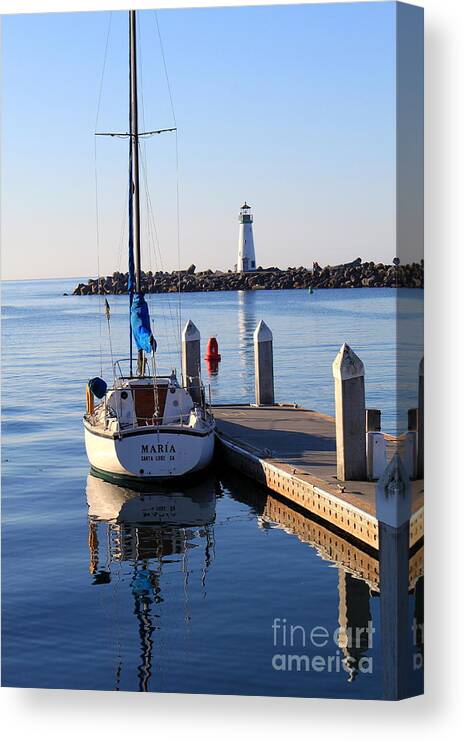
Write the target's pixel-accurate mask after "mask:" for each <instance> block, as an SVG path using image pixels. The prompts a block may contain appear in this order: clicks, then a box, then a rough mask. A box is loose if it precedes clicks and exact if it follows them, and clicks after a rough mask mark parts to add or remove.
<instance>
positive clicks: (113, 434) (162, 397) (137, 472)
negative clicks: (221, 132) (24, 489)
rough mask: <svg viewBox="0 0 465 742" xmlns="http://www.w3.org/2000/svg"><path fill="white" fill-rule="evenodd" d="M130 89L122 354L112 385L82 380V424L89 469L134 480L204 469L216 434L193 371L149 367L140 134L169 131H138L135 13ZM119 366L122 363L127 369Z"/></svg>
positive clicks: (151, 344) (152, 354)
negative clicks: (125, 346)
mask: <svg viewBox="0 0 465 742" xmlns="http://www.w3.org/2000/svg"><path fill="white" fill-rule="evenodd" d="M129 93H130V95H129V99H130V116H129V132H126V133H124V134H123V135H122V136H127V137H128V139H129V209H128V211H129V214H128V234H129V239H128V243H129V244H128V248H129V270H128V291H129V315H130V327H131V330H130V340H129V359H125V360H123V361H116V362H115V363H114V364H113V383H112V385H111V386H108V385H107V383H106V382H105V381H104V380H103V379H102V378H100V377H94V378H93V379H91V380H90V381H89V383H88V385H87V389H86V412H85V415H84V418H83V422H84V431H85V445H86V451H87V457H88V459H89V462H90V464H91V469H92V472H93V473H94V474H95V475H96V476H98V477H101V478H102V479H105V480H107V481H110V482H115V483H124V482H125V481H126V482H129V483H131V484H132V485H134V484H137V483H138V482H139V483H141V482H142V483H144V482H145V483H146V482H150V481H160V480H163V481H166V480H170V479H175V480H178V479H179V478H180V477H185V476H188V475H191V474H193V473H194V472H199V471H201V470H203V469H205V468H206V467H208V465H209V464H210V463H211V460H212V458H213V450H214V436H215V420H214V417H213V415H212V411H211V405H209V404H207V402H206V395H205V390H204V388H203V385H202V382H201V379H200V369H199V371H198V378H197V379H193V378H192V377H190V378H189V379H183V378H182V379H181V383H180V382H179V381H178V379H177V375H176V371H175V370H173V371H172V372H171V373H170V374H169V375H167V376H161V375H158V374H157V372H156V349H157V344H156V341H155V338H154V336H153V334H152V331H151V324H150V315H149V308H148V305H147V302H146V299H145V297H144V294H143V291H142V280H141V276H142V269H141V249H140V247H141V238H140V201H139V137H140V136H146V135H147V134H155V133H156V134H159V133H161V132H162V131H172V129H170V130H163V129H160V130H158V131H156V132H139V127H138V94H137V40H136V11H134V10H131V11H129ZM110 136H115V134H110ZM118 136H121V134H119V135H118ZM134 344H135V346H136V349H137V354H134V355H135V356H136V357H134V358H133V346H134ZM124 363H129V368H128V369H127V370H126V373H124V372H123V368H124V366H123V364H124ZM133 365H136V369H133ZM193 390H195V393H194V391H193ZM191 392H192V394H191ZM193 397H194V398H195V400H194V398H193Z"/></svg>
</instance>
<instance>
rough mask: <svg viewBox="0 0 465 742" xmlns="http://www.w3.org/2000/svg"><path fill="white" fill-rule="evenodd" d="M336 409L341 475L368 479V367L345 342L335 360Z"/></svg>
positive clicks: (343, 479) (344, 479) (339, 475)
mask: <svg viewBox="0 0 465 742" xmlns="http://www.w3.org/2000/svg"><path fill="white" fill-rule="evenodd" d="M333 376H334V391H335V408H336V458H337V478H338V479H339V480H342V481H350V480H362V481H363V480H365V479H366V478H367V455H366V435H365V426H366V423H365V416H366V413H365V368H364V365H363V363H362V361H361V360H360V358H359V357H358V356H357V355H356V354H355V353H354V352H353V350H352V349H351V348H350V347H349V345H347V343H344V345H343V346H342V347H341V349H340V351H339V353H338V354H337V356H336V358H335V359H334V363H333Z"/></svg>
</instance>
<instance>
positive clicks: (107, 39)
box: [94, 11, 113, 376]
mask: <svg viewBox="0 0 465 742" xmlns="http://www.w3.org/2000/svg"><path fill="white" fill-rule="evenodd" d="M112 17H113V12H112V11H110V16H109V19H108V28H107V37H106V41H105V51H104V55H103V65H102V74H101V77H100V86H99V93H98V100H97V111H96V114H95V126H94V131H96V129H97V124H98V119H99V114H100V105H101V101H102V91H103V80H104V77H105V68H106V64H107V55H108V43H109V40H110V31H111V21H112ZM94 179H95V229H96V250H97V297H98V299H97V309H98V316H99V346H100V348H99V349H100V376H103V347H102V345H103V344H102V297H101V294H100V223H99V202H98V169H97V139H96V137H94Z"/></svg>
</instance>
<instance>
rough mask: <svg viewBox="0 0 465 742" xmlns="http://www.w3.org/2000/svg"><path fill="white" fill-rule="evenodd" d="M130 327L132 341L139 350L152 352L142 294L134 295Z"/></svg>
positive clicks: (147, 317) (145, 307)
mask: <svg viewBox="0 0 465 742" xmlns="http://www.w3.org/2000/svg"><path fill="white" fill-rule="evenodd" d="M131 327H132V334H133V337H134V340H135V341H136V345H137V347H138V348H139V350H145V352H146V353H151V352H152V343H151V341H152V330H151V329H150V315H149V308H148V306H147V302H146V301H145V299H144V295H143V294H134V296H133V299H132V304H131Z"/></svg>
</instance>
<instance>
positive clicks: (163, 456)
mask: <svg viewBox="0 0 465 742" xmlns="http://www.w3.org/2000/svg"><path fill="white" fill-rule="evenodd" d="M84 427H85V444H86V451H87V457H88V459H89V462H90V464H91V466H92V468H93V469H94V470H96V471H97V472H98V473H101V474H103V475H104V474H107V475H110V476H111V477H112V478H117V479H118V478H130V479H135V480H141V479H142V480H151V479H172V478H173V477H183V476H186V475H187V474H191V473H194V472H198V471H201V470H202V469H205V468H206V467H207V466H209V464H210V463H211V461H212V458H213V451H214V445H215V433H214V430H213V427H212V428H211V429H210V430H208V431H206V432H204V433H202V434H199V433H193V432H190V431H189V430H186V429H182V428H179V429H178V430H175V429H174V430H173V429H172V430H166V431H165V430H159V431H158V432H157V431H155V430H151V431H148V432H144V431H139V430H137V431H134V432H130V433H127V434H123V435H122V436H110V435H105V434H102V433H101V432H100V431H98V430H93V429H92V426H91V425H89V424H88V423H86V422H85V423H84Z"/></svg>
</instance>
